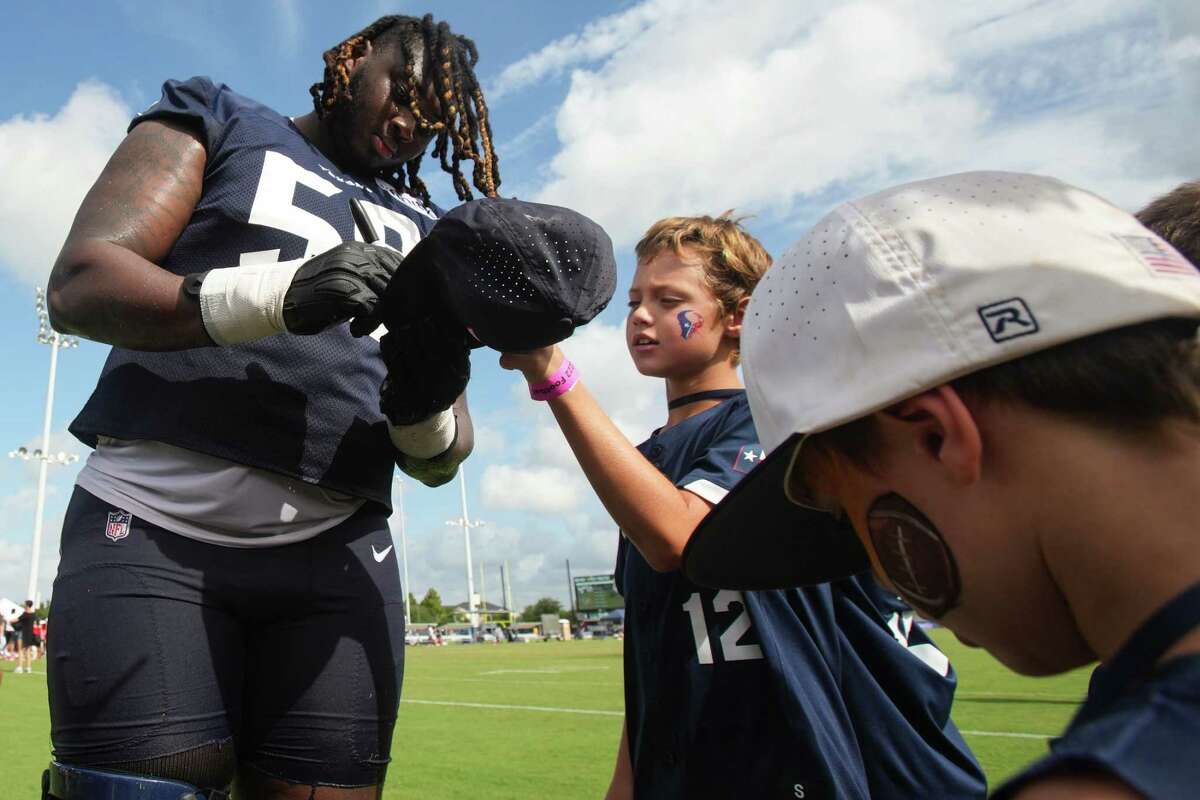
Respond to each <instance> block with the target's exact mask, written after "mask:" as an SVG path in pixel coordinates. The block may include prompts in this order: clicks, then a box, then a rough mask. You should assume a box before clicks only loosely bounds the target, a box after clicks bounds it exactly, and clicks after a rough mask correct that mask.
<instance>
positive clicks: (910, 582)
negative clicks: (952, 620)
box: [867, 494, 962, 619]
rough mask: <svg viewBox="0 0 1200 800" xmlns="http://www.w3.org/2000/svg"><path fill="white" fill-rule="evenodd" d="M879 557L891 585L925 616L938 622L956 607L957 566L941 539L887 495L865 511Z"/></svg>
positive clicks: (899, 501)
mask: <svg viewBox="0 0 1200 800" xmlns="http://www.w3.org/2000/svg"><path fill="white" fill-rule="evenodd" d="M867 528H868V530H869V532H870V534H871V544H873V545H874V547H875V555H876V557H877V558H878V559H879V564H880V566H881V567H883V571H884V572H885V573H887V576H888V580H890V581H891V582H892V584H893V585H894V586H895V587H896V590H897V591H898V592H899V593H900V594H901V595H902V596H903V597H904V599H905V600H907V601H908V602H909V604H910V605H912V606H913V607H914V608H916V609H917V610H918V611H920V612H921V613H923V614H925V615H926V616H928V617H931V618H933V619H938V618H939V617H941V616H942V615H943V614H945V613H946V612H947V611H949V610H950V609H952V608H954V607H955V606H957V605H958V602H959V595H960V593H961V591H962V586H961V584H960V582H959V578H958V564H957V563H956V562H955V560H954V554H953V553H952V552H950V548H949V547H947V546H946V541H945V539H943V538H942V534H941V532H940V531H938V529H937V528H936V527H935V526H934V524H933V523H932V522H930V521H929V519H928V518H926V516H925V515H924V514H922V513H921V512H920V511H918V510H917V508H916V507H915V506H913V505H912V504H911V503H909V502H908V501H907V500H905V499H904V498H903V497H901V496H900V495H898V494H885V495H884V496H883V497H880V498H879V499H878V500H876V501H875V502H874V503H873V504H872V505H871V508H870V509H869V510H868V511H867Z"/></svg>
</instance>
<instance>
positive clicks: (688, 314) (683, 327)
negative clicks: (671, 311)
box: [675, 309, 704, 339]
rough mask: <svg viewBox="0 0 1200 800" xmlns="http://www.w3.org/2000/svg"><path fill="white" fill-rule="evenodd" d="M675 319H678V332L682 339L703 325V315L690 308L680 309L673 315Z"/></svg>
mask: <svg viewBox="0 0 1200 800" xmlns="http://www.w3.org/2000/svg"><path fill="white" fill-rule="evenodd" d="M675 319H677V320H679V334H680V335H681V336H682V337H683V338H684V339H687V338H688V337H690V336H691V335H692V334H693V333H695V332H696V331H698V330H700V329H701V328H703V327H704V317H702V316H700V315H699V314H698V313H697V312H695V311H692V310H691V309H688V310H687V311H680V312H679V313H678V314H676V315H675Z"/></svg>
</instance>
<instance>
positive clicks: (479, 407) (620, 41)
mask: <svg viewBox="0 0 1200 800" xmlns="http://www.w3.org/2000/svg"><path fill="white" fill-rule="evenodd" d="M497 9H503V13H497V11H496V10H497ZM425 11H431V12H433V13H434V14H435V16H437V17H439V18H444V19H446V20H448V21H449V22H450V23H451V25H452V26H453V27H454V28H455V30H456V31H458V32H460V33H464V34H466V35H468V36H471V37H472V38H474V39H475V41H476V43H477V44H478V47H479V52H480V63H479V66H478V73H479V75H480V77H481V78H482V80H483V83H484V86H485V90H486V91H487V94H488V97H489V101H490V106H491V110H492V123H493V127H494V130H495V134H496V141H497V142H498V147H497V149H498V152H499V154H500V158H501V172H502V176H503V179H504V185H503V186H502V194H505V195H507V196H513V195H515V196H520V197H522V198H524V199H530V200H542V201H546V202H554V203H558V204H562V205H568V206H571V207H573V208H576V209H577V210H579V211H582V212H583V213H586V214H588V215H590V216H593V217H594V218H595V219H597V220H598V221H599V222H601V224H603V225H604V226H605V227H606V228H607V229H608V230H609V232H610V234H611V235H612V236H613V239H614V241H615V243H616V246H617V252H618V260H619V264H620V267H621V283H620V285H619V286H618V298H617V301H616V302H614V303H613V306H612V307H611V308H610V309H609V310H608V311H606V312H605V314H604V315H602V316H601V318H600V319H599V320H598V321H597V322H595V323H593V324H592V325H591V326H589V327H588V328H587V329H585V330H584V331H582V332H581V333H580V334H577V336H576V337H575V339H573V340H572V341H570V342H568V343H567V346H566V347H567V350H568V352H570V353H571V355H572V357H573V358H574V359H575V360H576V361H577V362H578V363H579V364H580V366H581V369H582V372H583V376H584V380H585V381H587V382H588V383H589V385H591V386H592V387H593V389H594V390H595V391H596V393H597V394H598V396H599V397H600V399H601V402H602V403H603V404H604V405H605V406H606V407H607V408H608V409H609V410H610V412H611V413H612V414H613V416H614V418H615V419H616V420H617V421H618V424H619V425H620V426H621V427H622V429H623V430H625V431H626V432H627V434H628V435H629V436H631V437H632V438H635V439H636V438H637V437H640V436H642V435H644V434H645V433H646V432H648V431H649V430H650V429H651V428H652V427H654V426H655V425H657V424H660V423H661V421H662V420H663V419H664V418H665V409H664V403H663V398H662V388H661V386H660V385H659V384H658V383H657V382H656V381H653V380H648V379H645V378H641V377H640V376H638V375H637V374H636V373H635V372H633V370H632V368H631V367H630V366H629V364H628V358H627V356H626V354H625V350H624V344H623V340H622V335H621V327H620V326H621V316H622V310H623V303H622V302H620V300H621V296H622V295H623V294H624V292H625V290H626V288H627V285H628V279H629V276H630V274H631V271H632V267H633V263H632V258H631V250H632V245H633V243H634V242H635V241H636V239H637V237H638V235H639V233H640V232H641V231H642V230H644V229H645V228H646V227H647V226H648V225H649V224H650V223H652V222H653V221H654V220H655V219H658V218H659V217H662V216H665V215H668V214H679V213H700V212H709V213H718V212H720V211H723V210H725V209H727V208H736V209H738V210H739V211H741V212H744V213H748V214H752V215H753V216H752V217H751V218H750V219H749V220H748V221H747V222H746V225H747V227H748V228H749V229H750V230H751V231H752V232H753V233H755V234H756V235H757V236H759V237H760V238H761V239H762V241H763V243H764V244H765V245H766V246H767V247H768V249H769V250H771V251H772V252H774V253H779V252H781V251H782V250H783V249H784V248H786V246H787V245H788V243H789V242H790V241H792V240H794V239H796V238H798V237H799V236H800V234H801V233H803V231H804V230H806V229H807V228H808V227H809V226H811V225H812V224H813V223H814V222H815V221H816V220H817V219H819V218H820V216H821V215H822V214H823V213H824V212H825V211H827V210H828V209H829V208H831V207H832V206H833V205H835V204H836V203H837V202H839V201H841V200H844V199H848V198H850V197H854V196H857V195H861V194H866V193H869V192H871V191H874V190H877V189H881V188H883V187H885V186H888V185H891V184H895V183H899V182H902V181H905V180H911V179H916V178H920V177H926V176H930V175H935V174H941V173H948V172H956V171H962V170H967V169H1011V170H1021V171H1031V172H1039V173H1043V174H1050V175H1055V176H1056V177H1060V178H1063V179H1065V180H1068V181H1071V182H1073V183H1077V184H1079V185H1082V186H1084V187H1086V188H1089V189H1092V190H1094V191H1096V192H1098V193H1100V194H1102V195H1104V196H1107V197H1109V198H1110V199H1112V200H1113V201H1114V202H1117V203H1118V204H1119V205H1122V206H1124V207H1126V208H1129V209H1131V210H1132V209H1136V208H1137V207H1139V206H1140V205H1141V204H1143V203H1144V202H1145V201H1147V200H1149V199H1150V198H1151V197H1153V196H1155V195H1157V194H1160V193H1162V192H1164V191H1167V190H1168V189H1170V188H1171V187H1173V186H1174V185H1175V184H1177V183H1178V182H1180V181H1182V180H1185V179H1192V178H1195V177H1197V176H1198V175H1200V148H1197V147H1196V146H1195V144H1194V141H1195V131H1196V130H1197V129H1198V125H1197V123H1198V122H1200V119H1198V117H1200V10H1197V9H1196V8H1194V7H1193V4H1192V3H1189V2H1186V1H1184V0H1179V1H1178V2H1175V1H1172V2H1150V1H1149V0H1144V1H1139V0H1075V1H1074V2H1072V1H1069V0H1057V1H1055V0H1040V1H1038V2H1033V1H1032V0H1023V1H1022V0H1000V1H999V2H992V3H987V4H981V3H959V2H949V1H948V2H935V1H932V0H930V1H921V2H916V1H914V2H886V3H882V2H881V3H871V2H856V3H826V2H798V0H758V1H757V2H745V1H744V0H703V1H701V0H646V2H640V3H635V2H622V3H599V2H592V3H559V2H533V1H532V0H524V1H522V2H508V3H504V4H496V3H485V2H454V3H429V4H426V5H421V6H415V5H411V4H407V3H397V4H384V3H381V2H374V1H372V2H344V3H339V4H330V3H317V2H301V0H294V1H293V2H284V1H283V0H276V1H275V2H257V3H245V2H241V3H235V2H204V3H199V2H185V1H182V0H181V1H179V2H171V3H161V2H146V1H144V0H116V1H115V2H98V3H90V4H76V3H61V2H47V3H41V4H28V3H26V4H19V5H17V6H14V7H13V8H10V9H9V10H8V12H7V14H6V20H5V21H6V29H7V30H8V35H7V36H6V37H5V47H4V48H3V49H0V337H2V338H3V341H4V343H5V356H6V360H7V363H8V364H9V378H8V380H7V381H6V382H5V384H4V389H3V395H2V407H3V409H4V413H3V414H2V415H0V434H2V435H3V439H2V440H0V452H7V451H8V450H9V449H12V448H14V447H16V446H18V445H26V446H36V445H37V443H38V439H39V437H40V431H41V424H42V408H43V404H44V402H45V390H46V377H47V369H48V356H49V349H48V348H47V347H46V346H43V345H39V344H37V343H36V341H35V338H34V334H35V331H36V320H35V317H34V313H33V297H34V287H35V286H37V285H42V284H44V282H45V278H46V275H47V274H48V273H49V269H50V265H51V264H52V263H53V259H54V257H55V255H56V253H57V250H58V248H59V246H60V245H61V243H62V239H63V237H64V236H65V233H66V230H67V226H68V225H69V224H70V220H71V217H72V215H73V213H74V210H75V208H76V207H77V206H78V203H79V201H80V199H81V198H82V196H83V193H84V192H85V191H86V190H87V188H88V187H89V186H90V185H91V183H92V181H93V180H94V179H95V176H96V175H97V174H98V172H99V170H100V168H101V167H102V166H103V164H104V161H105V160H106V159H107V156H108V154H109V153H111V151H112V149H113V148H114V147H115V146H116V144H117V143H118V142H119V141H120V138H121V136H122V135H123V132H124V127H125V124H126V122H127V120H128V118H129V117H130V116H131V115H132V114H133V113H135V112H136V111H137V110H138V109H140V108H142V107H144V106H146V105H148V104H149V103H150V102H152V101H153V100H154V99H156V98H157V96H158V87H159V86H160V84H161V82H162V80H164V79H166V78H184V77H188V76H191V75H197V74H204V75H209V76H211V77H213V78H214V79H215V80H218V81H221V82H224V83H227V84H229V85H230V86H232V87H233V88H235V89H236V90H237V91H239V92H241V93H243V94H246V95H249V96H251V97H254V98H256V99H258V100H261V101H263V102H265V103H267V104H268V105H270V106H272V107H274V108H276V109H277V110H279V111H281V112H283V113H288V114H293V115H294V114H299V113H303V112H305V111H307V110H309V108H310V107H311V106H310V100H309V95H308V86H309V85H310V84H311V83H313V82H314V81H316V80H318V79H319V77H320V74H321V61H320V53H321V52H322V51H323V50H324V49H326V48H327V47H329V46H331V45H332V44H334V43H335V42H336V41H338V40H340V39H341V38H343V37H344V36H346V35H348V34H350V33H352V32H354V31H356V30H358V29H359V28H361V27H362V26H364V25H365V24H367V23H369V22H370V21H372V20H373V19H375V18H376V17H378V16H380V15H382V14H385V13H408V14H421V13H424V12H425ZM426 173H427V174H426V176H425V177H426V181H427V183H429V185H430V186H431V188H433V190H434V195H435V199H437V200H439V202H441V203H442V204H443V205H450V204H451V203H452V201H453V196H452V194H451V193H450V191H449V182H448V181H447V180H445V179H444V178H443V177H442V176H441V175H440V174H439V173H437V172H436V171H434V170H432V169H427V170H426ZM106 350H107V348H106V347H105V346H103V345H99V344H95V343H89V342H85V343H84V344H83V345H82V346H81V347H80V348H78V349H75V350H69V351H66V352H64V353H63V354H62V355H61V357H60V362H59V380H58V385H57V391H56V398H55V404H54V425H53V429H52V430H53V435H52V450H54V451H57V450H66V451H68V452H74V453H77V454H79V455H80V456H81V457H85V456H86V452H87V451H86V448H84V447H83V446H82V445H81V444H79V443H77V442H74V441H73V440H72V439H71V438H70V437H69V434H67V433H66V424H67V422H68V421H69V420H70V418H71V417H72V416H73V415H74V413H76V412H77V411H78V409H79V408H80V407H81V406H82V404H83V402H84V400H85V399H86V397H87V395H88V393H89V392H90V390H91V389H92V387H93V385H94V383H95V380H96V377H97V375H98V373H99V369H100V365H101V364H102V362H103V358H104V355H105V353H106ZM473 367H474V372H475V377H474V379H473V382H472V387H471V398H472V406H473V409H474V412H475V417H476V420H477V428H478V440H479V445H478V448H477V451H476V454H475V456H473V457H472V459H471V460H470V461H469V462H468V465H467V476H468V479H469V482H468V501H469V503H470V505H471V514H472V516H473V517H477V518H480V519H483V520H486V522H487V525H486V526H485V527H483V528H481V529H478V530H477V531H475V533H474V535H473V548H474V555H475V559H476V569H477V570H478V564H479V562H480V561H482V562H483V563H484V564H485V565H486V569H487V576H486V581H487V588H488V596H489V598H490V599H492V600H497V599H498V585H499V572H498V565H499V563H500V562H501V561H504V560H507V561H508V562H509V564H510V567H511V568H512V574H513V591H514V595H515V596H516V599H517V601H518V604H522V605H523V604H525V603H529V602H532V601H533V600H534V599H536V598H537V597H539V596H541V595H544V594H552V595H555V596H558V597H559V598H560V599H562V600H564V601H565V600H566V576H565V572H564V567H563V562H564V560H565V559H567V558H569V559H571V563H572V567H573V569H574V571H575V572H576V573H577V574H581V573H590V572H604V571H609V570H611V566H612V558H613V554H614V553H615V546H616V532H615V529H614V527H613V525H612V524H611V522H610V521H609V520H608V518H607V517H606V515H605V514H604V512H603V509H602V508H600V506H599V505H598V503H596V501H595V500H594V498H593V497H592V496H591V494H590V491H589V490H588V488H587V486H586V484H585V483H584V482H583V479H582V476H581V475H580V473H579V472H578V470H577V469H576V468H575V467H574V465H573V462H572V460H571V458H570V454H569V452H568V451H567V450H566V449H565V447H564V446H563V445H562V442H561V439H560V437H559V436H558V434H557V431H556V429H555V428H553V427H552V425H551V418H550V416H549V414H548V413H547V412H546V410H545V409H544V408H541V407H537V406H535V405H534V404H533V403H532V402H530V401H528V400H527V399H524V397H523V392H522V387H521V385H520V383H519V382H518V381H517V380H516V379H515V378H514V377H513V376H512V374H510V373H506V372H503V371H501V370H500V369H499V368H498V367H497V365H496V358H495V355H494V354H493V353H490V352H488V351H477V352H476V355H475V358H474V362H473ZM78 466H79V465H78V464H76V465H73V466H68V467H54V468H52V470H51V480H50V493H49V495H48V499H47V508H46V538H45V543H44V545H43V553H44V558H43V560H42V561H43V563H42V565H41V571H40V574H41V580H40V582H39V587H40V591H41V592H42V593H43V594H48V591H49V585H50V581H51V579H52V576H53V571H54V568H55V566H56V564H57V557H56V551H57V545H58V532H59V527H60V526H61V520H62V514H63V511H64V509H65V506H66V502H67V499H68V498H69V496H70V491H71V485H72V482H73V480H74V475H75V473H76V472H77V470H78ZM35 482H36V470H35V468H34V467H33V466H32V465H31V464H28V463H25V462H20V461H17V460H11V459H7V458H5V459H0V596H5V597H11V598H13V599H16V600H20V599H23V598H22V597H21V595H23V594H24V591H25V588H24V587H25V582H26V577H27V574H28V561H29V541H30V538H31V532H32V526H33V508H34V489H35ZM405 507H406V511H407V512H408V513H407V524H408V533H409V571H410V574H411V579H412V584H413V587H412V588H413V589H414V590H415V591H416V592H417V593H418V594H420V593H422V592H424V590H425V589H426V588H428V587H429V586H436V587H437V588H438V589H439V591H440V592H441V593H442V596H443V598H446V599H450V600H454V601H458V600H461V599H462V598H463V597H465V578H464V577H463V567H462V559H463V555H462V540H461V534H460V533H458V532H457V531H456V530H454V529H451V528H448V527H446V526H445V524H444V522H445V520H447V519H451V518H454V517H457V516H458V515H459V509H458V493H457V488H455V487H445V488H442V489H437V490H430V489H426V488H424V487H420V486H419V485H413V484H412V482H408V485H407V490H406V492H405ZM393 522H394V528H395V529H398V526H399V522H398V519H394V520H393ZM476 584H477V591H478V584H479V581H478V577H477V579H476Z"/></svg>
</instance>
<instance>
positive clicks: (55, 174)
mask: <svg viewBox="0 0 1200 800" xmlns="http://www.w3.org/2000/svg"><path fill="white" fill-rule="evenodd" d="M131 116H132V111H131V110H130V109H129V107H128V106H126V105H125V103H124V102H123V101H122V100H121V98H120V97H119V96H118V94H117V93H116V91H115V90H114V89H112V88H111V87H109V86H106V85H105V84H103V83H98V82H96V81H85V82H83V83H81V84H79V85H78V86H77V87H76V88H75V91H74V92H73V93H72V94H71V97H70V98H69V99H68V100H67V102H66V104H65V105H64V106H63V107H62V108H61V109H59V111H58V112H57V113H55V114H54V115H52V116H47V115H44V114H35V115H32V116H24V115H18V116H15V117H12V118H10V119H8V120H5V121H3V122H0V231H4V232H5V235H3V236H0V267H3V268H4V269H7V270H8V271H9V272H10V273H11V274H13V275H15V276H16V277H17V278H18V279H19V280H20V281H22V282H24V283H28V284H31V285H44V284H45V282H46V278H47V276H48V275H49V274H50V267H51V266H53V264H54V259H55V257H57V255H58V251H59V249H60V248H61V247H62V243H63V240H64V239H65V238H66V235H67V230H68V229H69V228H70V225H71V220H72V219H73V218H74V216H75V211H76V210H77V209H78V208H79V204H80V202H82V200H83V196H84V194H85V193H86V192H87V190H88V189H89V188H90V187H91V185H92V183H93V182H94V181H95V180H96V177H97V176H98V175H99V174H100V170H101V169H102V168H103V167H104V164H105V163H106V162H107V161H108V157H109V156H110V155H111V154H112V151H113V150H114V149H115V148H116V146H117V143H118V142H120V141H121V138H122V136H123V135H124V132H125V126H126V125H127V124H128V122H129V119H130V117H131Z"/></svg>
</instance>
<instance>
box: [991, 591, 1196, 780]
mask: <svg viewBox="0 0 1200 800" xmlns="http://www.w3.org/2000/svg"><path fill="white" fill-rule="evenodd" d="M1198 624H1200V585H1197V586H1195V587H1193V588H1192V589H1191V590H1189V591H1188V592H1185V593H1184V594H1182V595H1180V596H1179V597H1177V598H1176V599H1175V600H1174V601H1172V602H1171V603H1169V604H1168V605H1167V606H1166V607H1165V608H1163V609H1162V610H1160V611H1159V612H1157V613H1155V614H1154V615H1153V616H1151V618H1150V619H1149V620H1147V621H1146V622H1145V623H1144V624H1143V625H1142V626H1141V628H1139V629H1138V631H1137V632H1136V633H1134V635H1133V636H1131V637H1130V639H1129V641H1128V642H1126V643H1125V645H1123V646H1122V648H1121V650H1120V651H1118V652H1117V653H1116V654H1115V655H1114V656H1113V657H1112V658H1111V659H1109V660H1108V661H1107V662H1105V663H1104V664H1103V665H1101V666H1099V667H1097V668H1096V670H1095V671H1094V672H1093V673H1092V681H1091V685H1090V686H1089V687H1088V698H1087V700H1086V701H1085V702H1084V704H1083V705H1082V706H1081V707H1080V708H1079V711H1078V712H1076V714H1075V717H1074V719H1072V720H1071V724H1070V725H1068V726H1067V730H1066V731H1065V732H1064V733H1063V735H1062V736H1061V737H1059V738H1057V739H1055V740H1053V741H1051V742H1050V754H1049V755H1048V756H1046V757H1044V758H1042V759H1040V760H1038V761H1036V762H1034V763H1033V764H1032V765H1031V766H1029V767H1028V768H1026V769H1025V770H1024V771H1023V772H1021V773H1020V774H1019V775H1017V776H1016V777H1014V778H1012V779H1011V780H1009V781H1008V782H1007V783H1005V784H1004V785H1003V786H1001V787H1000V789H999V790H998V791H997V792H996V794H995V797H996V798H997V799H998V800H1003V798H1009V797H1014V796H1016V795H1017V793H1018V792H1019V791H1020V790H1021V789H1023V788H1025V787H1027V786H1028V785H1029V784H1031V783H1035V782H1036V781H1037V780H1038V779H1039V778H1045V777H1048V776H1054V775H1063V774H1071V773H1089V774H1097V773H1099V774H1107V775H1111V776H1113V777H1116V778H1119V779H1120V780H1122V781H1124V782H1125V783H1126V784H1128V785H1129V786H1131V787H1132V788H1133V789H1135V790H1136V791H1138V792H1139V793H1141V794H1142V795H1143V796H1144V797H1147V798H1151V800H1176V799H1177V798H1178V799H1179V800H1183V799H1184V798H1193V797H1196V796H1197V794H1198V793H1200V788H1198V787H1200V654H1189V655H1183V656H1179V657H1176V658H1172V659H1170V660H1168V661H1165V662H1163V663H1162V664H1157V662H1158V659H1159V658H1160V657H1161V656H1162V654H1163V653H1164V652H1165V651H1166V650H1167V649H1168V648H1169V647H1170V646H1171V645H1173V644H1174V643H1175V642H1176V641H1178V639H1179V638H1180V637H1181V636H1182V635H1184V634H1186V633H1187V632H1189V631H1190V630H1192V629H1194V628H1195V627H1196V625H1198Z"/></svg>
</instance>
